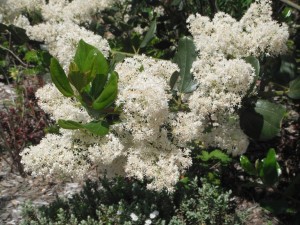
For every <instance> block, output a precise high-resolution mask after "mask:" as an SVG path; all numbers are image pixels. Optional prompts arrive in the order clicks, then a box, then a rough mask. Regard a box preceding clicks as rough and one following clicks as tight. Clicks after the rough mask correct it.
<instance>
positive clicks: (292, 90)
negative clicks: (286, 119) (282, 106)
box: [287, 77, 300, 99]
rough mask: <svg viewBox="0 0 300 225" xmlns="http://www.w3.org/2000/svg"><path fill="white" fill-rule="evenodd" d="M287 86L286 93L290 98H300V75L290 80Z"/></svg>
mask: <svg viewBox="0 0 300 225" xmlns="http://www.w3.org/2000/svg"><path fill="white" fill-rule="evenodd" d="M289 86H290V87H289V91H288V93H287V95H288V96H289V97H290V98H292V99H300V77H298V78H297V79H295V80H292V81H291V82H290V84H289Z"/></svg>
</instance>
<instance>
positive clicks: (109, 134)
mask: <svg viewBox="0 0 300 225" xmlns="http://www.w3.org/2000/svg"><path fill="white" fill-rule="evenodd" d="M3 6H4V7H3V9H2V11H0V12H1V15H2V17H1V18H2V23H3V24H2V27H1V28H2V29H3V30H4V31H5V32H7V31H9V32H10V33H12V30H14V31H15V30H16V29H17V33H18V32H19V34H20V32H22V34H23V36H24V37H26V39H28V40H31V41H37V42H40V44H41V45H40V46H41V47H42V48H43V49H46V50H47V51H49V53H50V54H51V55H52V56H53V57H52V59H51V62H50V63H49V64H48V65H49V72H50V76H51V80H52V82H50V83H47V84H46V85H45V86H43V87H42V88H40V89H38V90H37V92H36V96H37V98H38V104H39V106H40V107H41V108H42V109H43V110H44V111H45V112H46V113H47V114H49V116H50V117H51V118H52V119H53V120H54V121H56V122H57V125H58V126H59V131H56V132H55V133H48V134H46V135H45V137H44V138H43V139H42V140H41V142H40V143H39V144H35V143H34V144H35V145H32V146H26V148H24V149H22V152H21V153H20V156H21V157H22V163H23V165H24V169H25V171H26V172H28V173H31V174H32V175H35V176H38V175H42V176H59V177H61V178H62V177H64V178H72V179H75V180H76V179H78V180H82V179H84V178H86V176H87V175H88V174H89V173H90V171H91V170H92V169H96V170H97V172H98V173H99V174H102V175H103V174H106V176H108V177H115V176H123V177H127V179H129V181H130V180H135V179H137V180H140V181H142V182H145V186H146V187H147V189H148V190H151V191H156V192H157V193H162V192H167V193H169V195H173V194H174V193H176V191H178V190H177V188H176V187H177V186H176V184H177V183H178V182H181V183H182V182H183V183H186V189H189V185H191V183H192V182H193V178H194V177H195V176H198V177H205V178H206V179H207V180H208V181H209V182H210V183H212V184H214V185H221V186H222V185H225V186H226V185H227V187H228V188H229V189H233V192H234V193H235V194H236V195H239V194H241V195H242V196H243V195H245V193H247V192H250V193H252V194H253V195H254V199H255V200H256V201H259V202H260V203H261V205H263V206H264V207H266V208H267V209H268V210H270V211H271V212H273V213H274V214H277V215H279V216H281V217H282V220H286V219H289V220H290V221H291V223H292V221H293V220H294V221H297V218H298V217H299V215H298V214H297V210H298V209H299V201H298V200H297V199H298V197H299V196H298V193H297V192H296V190H297V186H299V139H297V138H298V137H299V129H298V128H299V113H298V111H299V98H300V96H299V93H300V89H299V87H300V80H299V79H300V78H299V76H298V72H299V71H298V68H297V59H298V54H299V50H298V45H299V40H298V38H299V36H298V33H297V29H298V27H297V19H298V17H297V13H296V12H297V11H296V9H297V7H298V6H297V4H295V3H293V2H290V1H287V3H285V4H283V3H280V1H275V2H271V1H268V0H261V1H253V2H252V1H203V2H199V1H180V0H179V1H177V0H174V1H128V0H124V1H92V0H91V1H89V4H87V5H85V6H83V5H82V3H81V2H80V1H76V0H74V1H64V2H60V1H42V0H41V1H36V2H35V4H32V2H29V1H17V4H14V5H12V3H10V1H7V2H6V4H3ZM4 24H5V25H4ZM12 24H14V25H12ZM16 27H21V28H22V29H21V28H16ZM23 29H24V30H23ZM25 32H26V34H25ZM5 38H7V37H5ZM34 43H36V42H34ZM8 47H9V46H4V45H3V46H2V48H1V49H2V50H5V51H6V54H9V53H10V54H11V52H12V53H13V54H14V55H16V54H15V53H14V49H10V48H8ZM7 49H8V50H7ZM7 52H8V53H7ZM33 52H34V51H28V52H26V53H25V56H24V59H25V60H28V62H27V63H31V61H30V60H32V58H34V57H35V58H36V57H37V58H39V57H41V53H38V54H37V53H33ZM17 54H19V56H22V54H23V53H17ZM34 54H35V55H34ZM45 54H46V53H45ZM151 56H152V57H151ZM17 57H18V56H17ZM22 57H23V56H22ZM14 58H16V57H14ZM19 58H20V57H18V58H17V59H19ZM4 61H5V60H4ZM17 61H19V62H18V63H19V64H22V63H21V62H22V61H21V62H20V60H17ZM48 62H49V61H48ZM34 63H37V64H39V66H40V67H37V68H39V69H40V70H38V71H37V72H36V73H39V71H42V72H46V71H47V68H46V67H47V65H46V64H47V63H46V61H43V60H37V61H35V62H34ZM23 66H24V65H23ZM2 68H3V71H7V69H6V67H5V66H3V67H2ZM11 71H13V70H11ZM11 74H13V73H11ZM6 77H7V75H6ZM285 131H288V132H289V133H284V132H285ZM5 139H7V138H5ZM18 151H20V149H19V150H16V153H17V155H19V152H18ZM291 159H292V160H291ZM291 161H293V162H295V163H294V165H292V164H291ZM289 163H290V164H289ZM241 176H242V177H243V179H240V177H241ZM282 177H284V178H282ZM232 181H234V182H233V183H232ZM243 182H244V186H245V187H244V186H243V188H242V189H240V190H238V189H237V188H236V187H235V185H232V184H236V183H243ZM201 185H202V184H201ZM205 187H206V186H205V185H203V186H202V188H205ZM257 189H259V190H261V191H260V194H258V193H257V192H256V190H257ZM182 191H183V190H182ZM198 194H199V193H198ZM196 195H197V194H196V193H195V196H196ZM221 195H222V194H220V196H221ZM175 196H177V195H176V194H175ZM274 196H275V197H274ZM178 198H179V197H178ZM199 198H200V199H202V200H203V201H204V202H205V197H203V196H199ZM270 199H273V200H274V199H275V201H270ZM120 200H121V199H120ZM182 201H183V202H184V203H182V204H183V205H181V206H179V205H180V204H179V203H178V204H179V205H177V208H176V207H175V208H173V214H172V215H174V218H175V217H176V219H174V221H175V220H176V221H177V222H174V224H177V223H179V224H181V223H182V224H185V223H186V224H189V223H208V222H207V221H206V220H203V218H202V215H200V214H201V213H200V212H201V211H203V210H204V209H203V207H204V205H205V203H204V205H201V204H202V203H203V202H202V203H201V201H200V202H193V201H192V198H190V197H189V198H188V199H185V200H182ZM224 201H225V200H224ZM226 201H227V200H226ZM74 204H76V203H74ZM195 204H196V205H197V204H200V205H201V206H199V208H197V207H198V206H196V207H193V206H195ZM207 204H208V203H207ZM216 204H217V203H216ZM106 207H114V206H106ZM191 207H192V210H191V211H194V212H195V213H196V214H195V215H194V214H193V213H188V211H189V210H190V208H191ZM109 210H111V209H109ZM109 210H108V211H109ZM218 210H219V209H218ZM218 210H217V211H218ZM108 211H107V213H109V212H108ZM175 211H176V212H178V213H179V214H180V215H175V214H174V212H175ZM221 211H222V210H221ZM225 211H226V210H225ZM225 211H224V214H226V213H225ZM222 212H223V211H222ZM61 213H62V212H60V213H59V215H61V216H62V217H66V215H62V214H61ZM199 213H200V214H199ZM98 216H99V215H98ZM210 216H211V218H210V219H211V221H213V215H210ZM67 217H68V216H67ZM127 217H128V215H127ZM69 218H70V217H68V219H69ZM128 218H129V217H128ZM73 219H74V218H73ZM77 219H79V220H81V218H77ZM85 219H86V218H85ZM94 219H97V218H96V217H94ZM98 220H100V221H101V219H100V216H99V217H98ZM122 221H123V220H122ZM167 221H168V222H169V221H172V220H170V218H168V219H167ZM188 221H193V222H188ZM215 221H216V222H213V224H223V223H225V222H224V221H225V220H223V219H222V222H220V221H219V220H218V219H216V220H215ZM218 221H219V222H218ZM61 222H62V221H61ZM144 222H146V220H145V221H144ZM74 223H75V222H74ZM78 223H79V222H78ZM91 223H92V222H91ZM122 223H125V221H123V222H122Z"/></svg>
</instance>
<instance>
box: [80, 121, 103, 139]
mask: <svg viewBox="0 0 300 225" xmlns="http://www.w3.org/2000/svg"><path fill="white" fill-rule="evenodd" d="M83 128H85V129H86V130H88V131H89V132H91V133H93V134H96V135H101V136H104V135H106V134H108V131H109V127H108V124H107V123H106V122H104V121H92V122H90V123H87V124H84V125H83Z"/></svg>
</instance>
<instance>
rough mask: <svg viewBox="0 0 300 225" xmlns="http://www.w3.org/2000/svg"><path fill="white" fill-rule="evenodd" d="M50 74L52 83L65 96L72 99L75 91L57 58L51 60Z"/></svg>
mask: <svg viewBox="0 0 300 225" xmlns="http://www.w3.org/2000/svg"><path fill="white" fill-rule="evenodd" d="M50 73H51V79H52V82H53V83H54V85H55V86H56V87H57V89H58V90H59V91H60V92H61V93H62V94H63V95H64V96H66V97H71V96H73V95H74V91H73V89H72V87H71V85H70V83H69V81H68V78H67V76H66V74H65V71H64V70H63V68H62V67H61V66H60V64H59V62H58V61H57V59H55V58H52V59H51V64H50Z"/></svg>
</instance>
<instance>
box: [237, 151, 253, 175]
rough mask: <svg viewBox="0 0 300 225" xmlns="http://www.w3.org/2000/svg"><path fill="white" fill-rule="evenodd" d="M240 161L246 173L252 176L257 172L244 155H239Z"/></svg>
mask: <svg viewBox="0 0 300 225" xmlns="http://www.w3.org/2000/svg"><path fill="white" fill-rule="evenodd" d="M240 163H241V167H242V168H243V170H245V172H247V173H248V174H250V175H253V176H254V175H256V174H257V173H256V169H255V167H254V165H253V164H252V163H251V162H250V161H249V159H248V158H247V157H246V156H244V155H242V156H241V157H240Z"/></svg>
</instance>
